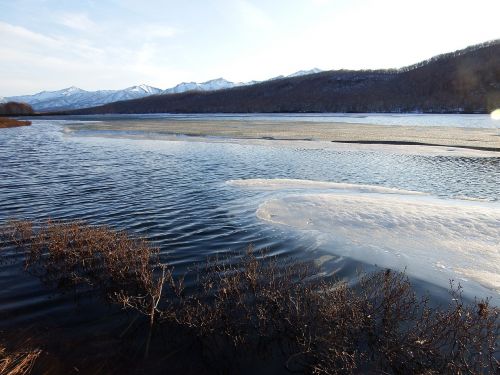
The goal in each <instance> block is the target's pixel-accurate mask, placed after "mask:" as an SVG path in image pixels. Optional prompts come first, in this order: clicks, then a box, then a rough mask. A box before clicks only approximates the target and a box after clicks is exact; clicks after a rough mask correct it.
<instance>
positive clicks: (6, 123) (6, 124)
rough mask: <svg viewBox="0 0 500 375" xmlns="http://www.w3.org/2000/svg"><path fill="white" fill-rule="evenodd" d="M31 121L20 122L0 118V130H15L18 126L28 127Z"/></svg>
mask: <svg viewBox="0 0 500 375" xmlns="http://www.w3.org/2000/svg"><path fill="white" fill-rule="evenodd" d="M29 125H31V121H20V120H15V119H12V118H7V117H0V129H5V128H15V127H18V126H29Z"/></svg>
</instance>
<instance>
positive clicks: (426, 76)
mask: <svg viewBox="0 0 500 375" xmlns="http://www.w3.org/2000/svg"><path fill="white" fill-rule="evenodd" d="M498 107H500V40H495V41H491V42H487V43H483V44H480V45H476V46H472V47H468V48H466V49H463V50H460V51H456V52H452V53H447V54H444V55H439V56H436V57H434V58H431V59H429V60H426V61H423V62H420V63H417V64H414V65H411V66H408V67H405V68H402V69H384V70H363V71H355V70H335V71H327V72H321V73H316V74H311V75H306V76H300V77H293V78H283V79H276V80H271V81H266V82H262V83H258V84H255V85H251V86H244V87H236V88H232V89H227V90H221V91H212V92H196V91H191V92H186V93H181V94H168V95H155V96H150V97H146V98H142V99H137V100H128V101H121V102H115V103H110V104H107V105H103V106H99V107H94V108H88V109H80V110H75V111H69V112H65V113H71V114H104V113H162V112H169V113H214V112H225V113H252V112H396V113H399V112H426V113H485V112H490V111H492V110H493V109H496V108H498Z"/></svg>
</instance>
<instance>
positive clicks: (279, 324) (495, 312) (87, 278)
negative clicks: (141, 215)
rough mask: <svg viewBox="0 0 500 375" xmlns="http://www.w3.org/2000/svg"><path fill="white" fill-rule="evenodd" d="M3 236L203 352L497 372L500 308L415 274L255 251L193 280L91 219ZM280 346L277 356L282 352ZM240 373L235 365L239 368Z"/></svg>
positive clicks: (327, 370)
mask: <svg viewBox="0 0 500 375" xmlns="http://www.w3.org/2000/svg"><path fill="white" fill-rule="evenodd" d="M3 238H4V239H5V241H4V243H9V244H11V245H12V244H14V245H16V246H17V248H19V249H20V250H22V251H25V253H26V269H27V270H28V271H29V272H31V273H33V274H35V275H37V276H39V277H40V278H41V279H42V280H44V281H45V282H47V283H49V284H52V285H54V286H56V287H57V288H67V287H82V286H84V287H86V288H92V289H93V290H95V291H96V292H99V293H101V294H102V295H103V296H104V297H105V298H106V300H107V301H109V302H111V303H114V304H120V305H121V306H122V307H123V308H124V309H126V310H132V311H138V312H140V313H142V314H144V315H145V316H146V317H147V318H148V320H149V335H148V339H147V342H146V345H145V346H146V347H145V354H146V357H147V355H148V352H149V349H150V348H149V345H150V343H151V332H152V331H153V328H155V329H162V328H163V329H165V330H167V332H172V331H173V330H179V329H181V330H182V332H183V340H185V341H188V342H189V341H190V340H192V341H193V342H196V343H198V345H199V346H200V347H201V348H202V349H201V351H200V353H202V354H200V355H204V356H205V357H206V358H204V360H205V361H210V362H211V363H214V362H215V363H216V362H217V361H219V362H220V361H222V360H221V358H224V357H231V358H244V359H246V360H248V358H253V357H256V358H257V357H258V358H267V359H269V357H271V358H276V357H279V358H282V359H283V361H284V365H285V366H286V368H287V369H288V370H290V371H298V372H301V373H312V374H338V373H360V372H361V373H366V372H370V373H384V374H385V373H391V374H409V373H412V374H413V373H419V374H424V373H425V374H436V373H460V374H479V373H491V374H493V373H497V371H498V368H499V352H498V345H499V340H500V339H499V337H500V336H499V332H500V310H499V309H498V308H497V307H494V306H491V305H490V304H489V301H488V300H478V301H476V302H475V303H469V304H468V303H465V302H464V300H463V299H462V296H461V289H460V287H454V286H453V285H452V286H451V289H450V292H451V298H450V301H451V302H450V303H449V305H448V306H441V307H439V308H433V307H431V306H430V305H429V302H428V299H427V298H425V297H424V298H418V297H417V295H416V294H415V292H414V290H413V288H412V285H411V283H410V281H409V280H408V278H407V277H406V276H405V275H404V274H402V273H399V272H393V271H391V270H386V271H384V272H378V273H374V274H368V275H360V279H359V283H358V285H357V286H354V287H353V286H349V285H347V284H346V283H345V282H338V281H331V280H326V279H324V278H320V277H318V276H317V274H318V273H317V270H316V269H315V268H314V267H312V266H311V265H309V264H303V263H302V264H297V263H294V262H292V261H291V260H279V259H277V258H273V257H265V256H264V254H258V253H257V254H256V253H255V252H253V251H252V249H249V250H248V252H247V253H246V254H244V255H243V256H241V257H239V258H238V257H232V258H223V259H217V258H215V259H210V260H209V261H208V262H207V263H206V265H205V266H202V267H198V268H196V269H194V270H192V271H190V276H191V277H193V278H194V279H195V282H194V285H193V286H192V287H191V289H190V292H189V293H188V292H187V291H186V289H185V286H184V278H183V277H178V276H176V274H175V272H174V269H173V267H172V266H169V265H168V264H162V263H161V262H160V258H159V250H158V249H157V248H154V247H151V246H150V245H149V244H148V243H147V242H146V241H144V240H141V239H134V238H131V237H129V236H128V235H127V234H126V233H123V232H116V231H113V230H111V229H109V228H106V227H94V226H90V225H87V224H85V223H81V222H71V223H60V222H53V221H49V222H45V223H33V222H30V221H15V222H11V223H9V224H8V225H6V226H4V228H3ZM276 353H279V355H276ZM233 371H234V369H233Z"/></svg>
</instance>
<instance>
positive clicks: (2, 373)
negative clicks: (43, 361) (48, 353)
mask: <svg viewBox="0 0 500 375" xmlns="http://www.w3.org/2000/svg"><path fill="white" fill-rule="evenodd" d="M40 353H41V350H38V349H34V350H18V351H13V352H8V351H7V349H6V348H4V347H2V346H0V375H25V374H29V373H30V372H31V370H32V369H33V365H34V364H35V361H36V359H37V358H38V357H39V356H40Z"/></svg>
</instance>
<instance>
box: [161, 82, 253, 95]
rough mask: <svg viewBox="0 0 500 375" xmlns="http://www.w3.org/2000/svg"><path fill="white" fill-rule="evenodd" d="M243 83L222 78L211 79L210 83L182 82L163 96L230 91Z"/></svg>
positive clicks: (164, 92) (166, 91)
mask: <svg viewBox="0 0 500 375" xmlns="http://www.w3.org/2000/svg"><path fill="white" fill-rule="evenodd" d="M241 85H243V83H234V82H230V81H227V80H225V79H224V78H217V79H212V80H210V81H206V82H202V83H197V82H182V83H179V84H178V85H177V86H174V87H171V88H169V89H166V90H164V91H163V92H162V93H163V94H179V93H181V92H186V91H215V90H223V89H230V88H232V87H236V86H241Z"/></svg>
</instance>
